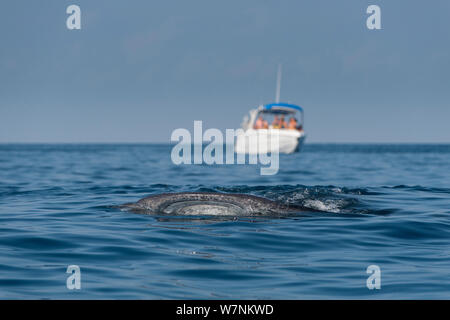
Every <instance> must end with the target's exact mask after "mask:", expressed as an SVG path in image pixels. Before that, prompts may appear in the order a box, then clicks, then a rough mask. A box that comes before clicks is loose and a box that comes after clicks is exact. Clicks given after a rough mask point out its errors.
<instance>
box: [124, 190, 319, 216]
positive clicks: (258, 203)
mask: <svg viewBox="0 0 450 320" xmlns="http://www.w3.org/2000/svg"><path fill="white" fill-rule="evenodd" d="M121 208H124V209H128V210H131V211H134V212H138V213H144V214H165V215H217V216H264V215H286V214H294V213H296V212H297V213H298V212H304V211H316V210H313V209H310V208H306V207H302V206H297V205H287V204H281V203H278V202H276V201H272V200H269V199H266V198H262V197H258V196H254V195H248V194H232V193H218V192H217V193H215V192H180V193H162V194H156V195H151V196H148V197H146V198H143V199H141V200H139V201H138V202H136V203H127V204H124V205H122V206H121Z"/></svg>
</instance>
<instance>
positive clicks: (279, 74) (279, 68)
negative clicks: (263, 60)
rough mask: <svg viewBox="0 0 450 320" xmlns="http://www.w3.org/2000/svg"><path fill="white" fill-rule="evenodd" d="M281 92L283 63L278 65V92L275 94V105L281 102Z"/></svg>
mask: <svg viewBox="0 0 450 320" xmlns="http://www.w3.org/2000/svg"><path fill="white" fill-rule="evenodd" d="M280 90H281V63H280V64H278V72H277V91H276V93H275V103H279V102H280Z"/></svg>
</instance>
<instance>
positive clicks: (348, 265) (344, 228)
mask: <svg viewBox="0 0 450 320" xmlns="http://www.w3.org/2000/svg"><path fill="white" fill-rule="evenodd" d="M171 148H172V146H171V145H169V144H166V145H165V144H153V145H150V144H149V145H147V144H136V145H133V144H3V145H0V298H1V299H316V298H321V299H335V298H337V299H450V232H449V230H450V145H432V144H429V145H414V144H400V145H395V144H385V145H378V144H368V145H367V144H306V145H305V147H304V149H303V150H302V152H300V153H298V154H293V155H281V156H280V170H279V173H278V174H277V175H273V176H261V175H260V170H259V169H260V167H259V166H257V165H213V166H209V165H204V164H203V165H180V166H176V165H174V164H173V163H172V162H171V159H170V152H171ZM180 191H216V192H230V193H246V194H253V195H258V196H263V197H266V198H269V199H273V200H276V201H279V202H282V203H287V204H298V205H303V206H307V207H311V208H315V209H319V210H322V211H325V212H321V213H313V212H312V213H311V212H308V213H306V212H304V213H299V214H298V215H294V216H289V217H285V218H280V217H241V218H237V217H228V218H224V217H214V216H198V217H167V216H152V215H144V214H137V213H132V212H128V211H122V210H119V209H117V208H115V207H114V205H119V204H122V203H126V202H134V201H137V200H138V199H140V198H142V197H145V196H147V195H150V194H158V193H163V192H180ZM69 265H78V266H79V267H80V269H81V289H80V290H69V289H67V287H66V280H67V277H69V276H70V274H68V273H66V270H67V267H68V266H69ZM369 265H377V266H379V267H380V269H381V288H380V289H373V290H370V289H368V287H367V286H366V280H367V278H368V277H369V276H370V274H367V273H366V270H367V267H368V266H369Z"/></svg>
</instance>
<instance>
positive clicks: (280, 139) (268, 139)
mask: <svg viewBox="0 0 450 320" xmlns="http://www.w3.org/2000/svg"><path fill="white" fill-rule="evenodd" d="M280 88H281V65H280V66H278V75H277V89H276V96H275V101H276V102H275V103H271V104H267V105H261V106H259V107H258V108H256V109H253V110H250V112H249V115H248V116H246V117H244V120H243V123H242V129H243V130H239V131H238V132H237V134H236V142H235V145H234V150H235V152H236V153H249V154H260V153H272V152H278V153H293V152H298V151H300V149H301V147H302V145H303V143H304V141H305V138H306V134H305V132H304V131H303V121H304V112H303V109H302V107H300V106H297V105H294V104H290V103H283V102H279V101H280ZM298 115H299V117H298ZM284 116H286V117H288V116H289V117H294V118H295V119H297V123H296V126H295V128H292V129H286V128H281V129H280V128H278V127H277V126H273V125H270V126H269V125H268V123H267V125H266V127H267V128H261V126H256V124H257V119H258V118H259V117H262V118H263V117H265V118H266V119H267V118H268V117H273V118H276V117H284ZM266 121H267V120H266Z"/></svg>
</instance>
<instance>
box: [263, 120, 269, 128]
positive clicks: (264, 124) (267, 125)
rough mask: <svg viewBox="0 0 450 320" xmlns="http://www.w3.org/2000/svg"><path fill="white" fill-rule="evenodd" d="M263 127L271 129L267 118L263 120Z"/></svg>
mask: <svg viewBox="0 0 450 320" xmlns="http://www.w3.org/2000/svg"><path fill="white" fill-rule="evenodd" d="M263 129H269V122H267V120H264V121H263Z"/></svg>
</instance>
